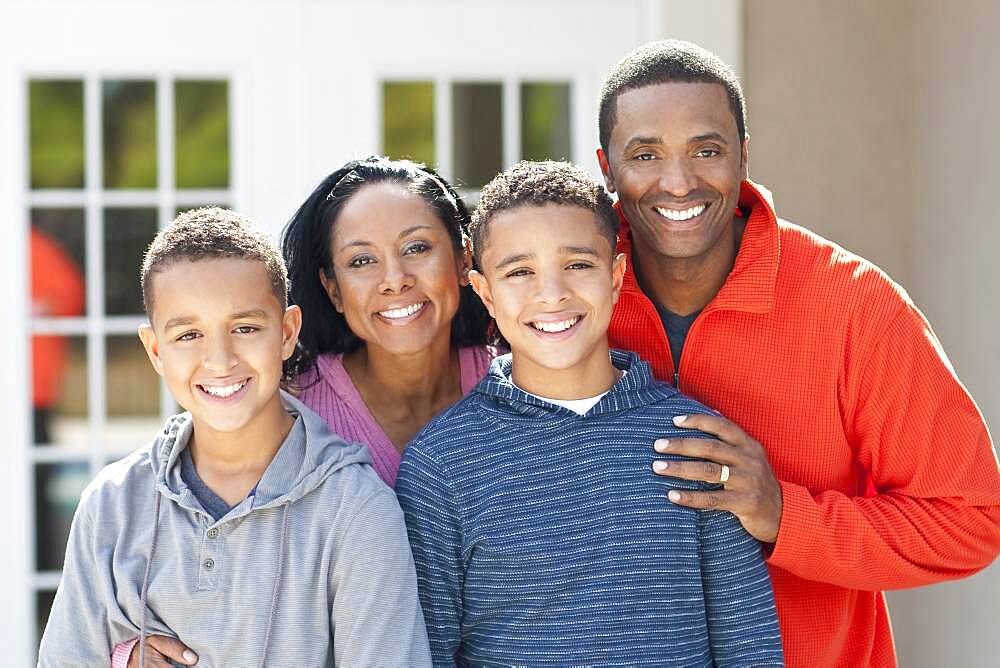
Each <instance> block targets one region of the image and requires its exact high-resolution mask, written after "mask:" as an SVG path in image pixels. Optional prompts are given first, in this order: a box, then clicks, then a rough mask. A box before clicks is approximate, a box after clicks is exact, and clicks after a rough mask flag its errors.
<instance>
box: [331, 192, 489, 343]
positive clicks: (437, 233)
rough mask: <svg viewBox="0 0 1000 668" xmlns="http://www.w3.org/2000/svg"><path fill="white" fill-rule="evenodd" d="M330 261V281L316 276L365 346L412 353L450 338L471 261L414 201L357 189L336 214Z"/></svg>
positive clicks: (418, 201) (401, 194) (421, 202)
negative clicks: (453, 319) (460, 294)
mask: <svg viewBox="0 0 1000 668" xmlns="http://www.w3.org/2000/svg"><path fill="white" fill-rule="evenodd" d="M330 254H331V257H332V258H333V272H334V277H333V279H330V278H328V277H327V276H326V275H325V274H324V272H323V271H322V270H320V280H321V281H322V282H323V286H324V288H325V289H326V293H327V294H328V295H329V297H330V301H331V302H332V303H333V305H334V307H335V308H336V309H337V310H338V311H339V312H341V313H343V314H344V317H345V318H346V320H347V324H348V326H349V327H350V328H351V331H353V332H354V333H355V334H356V335H357V336H358V337H359V338H360V339H362V340H363V341H364V342H365V343H366V345H368V346H369V347H373V346H375V347H379V348H382V349H384V350H385V351H387V352H390V353H393V354H412V353H418V352H421V351H424V350H427V349H428V348H429V347H430V346H431V345H432V344H433V343H435V342H436V341H441V340H442V339H444V340H447V338H448V337H449V336H450V332H451V320H452V318H454V317H455V313H456V312H457V311H458V303H459V287H460V286H461V285H465V284H467V283H468V270H469V268H470V266H471V259H470V258H469V254H468V252H465V253H456V252H455V248H454V246H453V245H452V241H451V238H450V237H449V236H448V231H447V230H446V229H445V226H444V223H442V222H441V220H440V219H439V218H438V217H437V216H436V215H435V214H434V211H433V210H432V209H431V208H430V207H429V206H428V205H427V204H426V203H425V202H424V200H422V199H421V198H420V197H419V196H418V195H414V194H413V193H411V192H409V191H408V190H407V189H406V188H405V187H404V186H402V185H400V184H397V183H377V184H373V185H369V186H363V187H362V188H361V189H360V190H359V191H358V192H356V193H355V194H354V195H353V196H352V197H351V198H350V199H349V200H348V201H347V202H346V203H345V204H344V205H343V206H342V207H341V209H340V213H339V215H338V216H337V219H336V221H335V223H334V227H333V234H332V235H331V239H330Z"/></svg>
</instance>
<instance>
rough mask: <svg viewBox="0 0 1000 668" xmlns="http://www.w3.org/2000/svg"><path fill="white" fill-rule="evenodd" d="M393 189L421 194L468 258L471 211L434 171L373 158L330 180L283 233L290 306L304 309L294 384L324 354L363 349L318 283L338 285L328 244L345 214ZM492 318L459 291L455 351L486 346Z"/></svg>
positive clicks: (467, 290)
mask: <svg viewBox="0 0 1000 668" xmlns="http://www.w3.org/2000/svg"><path fill="white" fill-rule="evenodd" d="M377 183H395V184H398V185H400V186H402V187H403V188H406V189H407V190H408V191H409V192H411V193H413V194H414V195H417V196H418V197H420V199H422V200H423V201H424V203H425V204H427V206H428V207H430V210H431V211H432V212H433V213H434V215H436V216H437V218H438V219H439V220H440V221H441V223H442V224H443V225H444V227H445V229H446V230H447V231H448V237H449V238H450V239H451V243H452V246H453V247H454V249H455V252H456V253H459V254H461V253H464V252H465V241H466V239H467V236H466V229H467V227H468V224H469V212H468V210H467V209H466V208H465V204H464V202H463V201H462V198H461V197H460V196H459V194H458V193H457V192H456V191H455V189H454V188H453V187H452V186H451V185H450V184H449V183H448V182H447V181H446V180H445V179H443V178H442V177H441V176H439V175H438V173H437V172H436V171H434V170H433V169H431V168H430V167H427V166H426V165H423V164H421V163H417V162H412V161H410V160H391V159H389V158H387V157H382V156H370V157H368V158H365V159H363V160H351V161H350V162H348V163H347V164H345V165H344V166H343V167H341V168H340V169H337V170H336V171H334V172H333V173H332V174H330V175H329V176H327V177H326V178H324V179H323V180H322V181H321V182H320V184H319V185H318V186H316V188H315V189H314V190H313V191H312V193H311V194H310V195H309V197H307V198H306V201H305V202H303V203H302V205H301V206H300V207H299V209H298V211H296V212H295V215H294V216H292V219H291V220H290V221H289V222H288V224H287V225H286V226H285V229H284V232H282V236H281V249H282V252H283V253H284V256H285V262H286V263H287V264H288V276H289V280H290V281H291V292H290V297H291V302H292V303H293V304H298V305H299V306H300V307H301V308H302V330H301V333H300V334H299V345H298V347H297V348H296V350H295V353H293V354H292V356H291V358H289V359H288V361H287V362H285V369H284V375H285V379H286V380H288V381H292V380H294V379H295V378H296V377H297V376H298V375H300V374H302V373H305V372H309V371H312V370H314V369H315V366H316V358H317V357H318V356H319V355H323V354H327V353H332V354H338V353H348V352H351V351H353V350H356V349H357V348H359V347H360V346H361V345H362V343H363V342H362V340H361V339H360V338H358V336H357V335H356V334H355V333H354V332H352V331H351V328H350V327H349V326H348V325H347V319H346V318H345V317H344V315H343V314H342V313H338V312H337V309H336V308H334V306H333V304H332V303H331V302H330V297H329V295H327V293H326V290H325V289H324V288H323V285H322V283H320V280H319V272H320V271H321V270H322V271H323V272H324V273H325V274H326V276H328V277H330V278H332V277H333V276H334V272H333V257H332V255H331V253H330V240H331V238H332V236H333V228H334V226H335V225H336V224H337V216H339V215H340V211H341V209H343V207H344V205H345V204H346V203H347V202H348V200H350V199H351V198H352V197H353V196H354V195H356V194H357V193H358V192H359V191H360V190H361V189H362V188H364V187H365V186H369V185H374V184H377ZM489 325H490V316H489V313H487V312H486V308H485V307H484V306H483V304H482V302H481V301H480V300H479V297H477V296H476V293H475V292H473V290H472V287H470V286H468V285H466V286H464V287H462V288H461V289H460V290H459V304H458V312H457V313H456V314H455V317H454V318H453V319H452V321H451V345H452V347H456V348H460V347H466V346H476V345H485V344H486V343H487V330H488V328H489Z"/></svg>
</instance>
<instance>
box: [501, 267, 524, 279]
mask: <svg viewBox="0 0 1000 668" xmlns="http://www.w3.org/2000/svg"><path fill="white" fill-rule="evenodd" d="M530 275H531V270H530V269H523V268H522V269H515V270H514V271H509V272H507V274H506V275H505V276H504V277H505V278H517V277H520V276H530Z"/></svg>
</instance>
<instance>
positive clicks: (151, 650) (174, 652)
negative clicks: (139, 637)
mask: <svg viewBox="0 0 1000 668" xmlns="http://www.w3.org/2000/svg"><path fill="white" fill-rule="evenodd" d="M145 654H146V667H147V668H149V667H152V668H171V666H173V663H171V661H173V662H174V663H179V664H181V665H184V666H193V665H195V664H196V663H198V655H197V654H195V653H194V652H193V651H191V650H190V649H189V648H188V647H187V645H185V644H184V643H182V642H181V641H180V640H178V639H177V638H170V637H168V636H149V637H148V638H146V652H145ZM128 668H139V645H138V643H136V645H135V647H133V648H132V654H131V655H130V656H129V659H128Z"/></svg>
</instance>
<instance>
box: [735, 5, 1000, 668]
mask: <svg viewBox="0 0 1000 668" xmlns="http://www.w3.org/2000/svg"><path fill="white" fill-rule="evenodd" d="M997 28H1000V4H997V3H993V2H989V1H988V0H981V1H976V0H965V1H962V2H955V3H939V2H934V1H931V0H916V1H913V2H910V1H907V0H892V1H889V2H871V1H869V2H862V1H857V0H852V1H849V2H841V3H830V2H823V1H821V0H800V1H799V2H795V3H791V2H782V1H780V0H750V1H749V2H747V3H746V52H745V60H744V72H745V83H746V89H747V94H748V104H749V110H750V119H749V130H750V135H751V144H750V146H751V159H750V172H751V176H752V178H754V179H755V180H758V181H760V182H762V183H764V184H766V185H767V186H768V187H770V188H771V189H773V190H774V192H775V200H776V204H777V207H778V212H779V214H780V215H782V216H783V217H785V218H787V219H789V220H792V221H795V222H798V223H801V224H803V225H805V226H807V227H810V228H812V229H814V230H816V231H818V232H820V233H821V234H823V235H825V236H827V237H829V238H831V239H833V240H835V241H837V242H838V243H840V244H842V245H844V246H846V247H847V248H849V249H851V250H853V251H855V252H857V253H859V254H861V255H863V256H865V257H867V258H868V259H870V260H872V261H874V262H875V263H877V264H878V265H880V266H881V267H882V268H883V269H885V270H886V271H888V272H889V274H890V275H892V276H893V278H895V279H896V280H897V281H898V282H899V283H901V284H902V285H903V286H904V287H905V288H906V289H907V290H908V291H909V292H910V294H911V296H912V297H913V299H914V300H915V301H916V302H917V304H918V305H919V306H920V308H921V309H922V310H923V311H924V313H925V314H926V315H927V317H928V319H929V320H930V321H931V323H932V325H933V327H934V329H935V331H936V332H937V334H938V336H939V338H940V339H941V342H942V344H943V345H944V348H945V350H946V351H947V352H948V355H949V357H950V358H951V360H952V362H953V364H954V366H955V368H956V370H957V371H958V374H959V376H960V377H961V378H962V380H963V381H964V382H965V384H966V386H967V387H968V388H969V390H970V392H971V393H972V395H973V396H974V397H975V398H976V401H977V402H978V404H979V407H980V409H981V410H982V411H983V413H984V415H985V416H986V421H987V424H989V425H991V426H992V427H993V430H994V432H995V431H996V428H997V425H998V424H1000V336H998V335H997V331H998V330H1000V296H998V293H1000V262H998V257H997V256H998V255H1000V225H998V224H997V223H995V222H994V221H995V219H996V218H997V214H996V213H995V211H994V210H993V207H994V205H995V202H996V199H997V198H996V196H995V193H996V192H997V189H998V187H1000V131H998V128H997V123H998V120H997V119H1000V89H998V87H997V86H996V72H997V71H1000V51H998V50H997V49H996V48H995V43H994V35H995V33H996V30H997ZM998 594H1000V566H997V565H994V566H993V567H991V568H989V569H987V570H986V571H985V572H983V573H981V574H979V575H977V576H975V577H973V578H971V579H969V580H965V581H962V582H957V583H947V584H942V585H937V586H934V587H929V588H923V589H917V590H910V591H905V592H895V593H893V594H890V596H889V600H890V609H891V614H892V619H893V627H894V631H895V635H896V644H897V648H898V651H899V658H900V665H902V666H905V667H907V668H910V667H914V668H924V667H926V668H931V667H935V668H936V667H939V666H983V667H985V666H995V665H996V660H997V659H996V654H995V649H994V648H995V634H996V628H997V625H998V623H1000V596H998Z"/></svg>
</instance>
